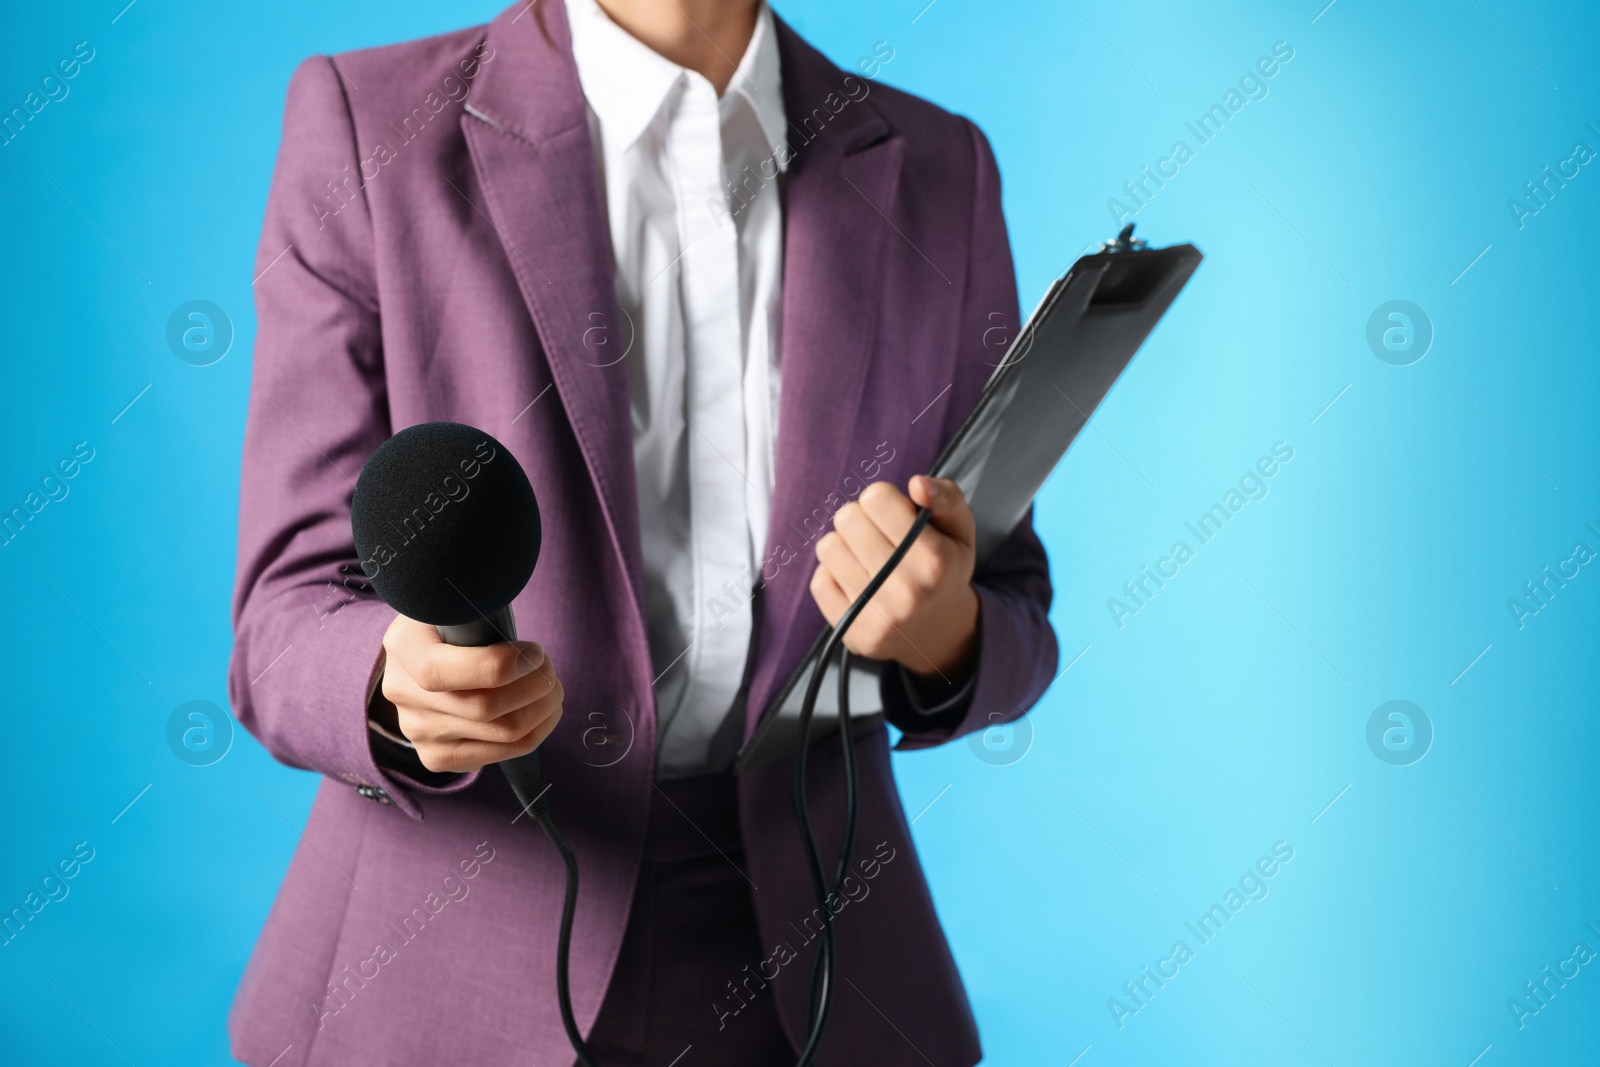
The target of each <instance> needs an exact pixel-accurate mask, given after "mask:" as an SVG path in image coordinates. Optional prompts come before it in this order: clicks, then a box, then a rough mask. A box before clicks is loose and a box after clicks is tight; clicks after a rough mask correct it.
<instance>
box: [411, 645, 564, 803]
mask: <svg viewBox="0 0 1600 1067" xmlns="http://www.w3.org/2000/svg"><path fill="white" fill-rule="evenodd" d="M383 650H384V654H385V661H384V668H383V696H384V698H385V699H386V700H388V701H389V703H391V704H392V705H394V708H395V716H396V725H398V727H399V729H400V732H401V733H402V734H404V735H405V737H406V739H407V740H409V741H410V742H411V743H412V744H413V745H415V746H416V747H417V757H418V758H419V759H420V760H421V761H422V765H423V766H424V767H426V768H428V769H429V770H430V771H453V772H466V771H475V770H477V769H478V768H479V767H483V766H486V765H488V764H490V763H499V762H500V761H501V760H506V759H510V758H512V757H513V756H522V755H526V754H527V753H529V752H532V751H533V750H534V749H536V748H538V747H539V746H540V745H541V744H543V743H544V739H545V738H546V737H549V736H550V732H551V731H552V730H554V729H555V728H556V724H557V723H559V722H560V721H561V704H562V700H563V698H564V697H565V692H564V691H563V690H562V688H561V680H560V679H559V678H557V677H556V671H555V665H554V664H552V663H551V662H550V658H549V657H548V656H546V655H545V651H544V649H543V648H541V647H540V646H539V645H538V644H537V643H535V642H533V641H502V642H500V643H499V644H494V645H483V646H480V647H476V648H473V647H464V646H459V645H449V644H446V643H445V642H444V641H443V639H441V638H440V637H439V631H438V630H437V629H435V628H434V627H432V626H430V625H428V624H427V623H423V622H418V621H416V620H415V619H408V618H406V617H405V616H404V615H401V616H398V617H397V618H396V619H395V620H394V622H393V623H391V624H390V626H389V629H388V631H387V632H385V633H384V635H383Z"/></svg>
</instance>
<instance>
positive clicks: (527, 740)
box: [417, 710, 561, 773]
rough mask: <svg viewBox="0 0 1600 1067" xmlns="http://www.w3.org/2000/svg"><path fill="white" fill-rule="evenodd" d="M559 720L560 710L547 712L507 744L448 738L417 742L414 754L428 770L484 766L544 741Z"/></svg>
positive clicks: (469, 768) (508, 757) (526, 752)
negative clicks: (430, 742)
mask: <svg viewBox="0 0 1600 1067" xmlns="http://www.w3.org/2000/svg"><path fill="white" fill-rule="evenodd" d="M560 722H561V712H560V711H559V710H558V711H557V712H556V714H554V715H551V716H550V717H548V718H547V719H545V720H544V721H542V722H541V723H539V725H537V726H535V727H534V728H533V729H532V730H531V731H529V732H528V734H527V736H525V737H522V738H520V739H518V740H517V741H515V742H512V743H511V744H495V743H492V742H488V741H450V742H444V743H441V744H430V745H426V746H424V745H418V746H417V756H418V758H419V759H421V760H422V765H423V766H424V767H426V768H428V770H430V771H449V772H458V773H459V772H462V771H473V770H477V769H478V768H479V767H486V766H488V765H489V764H491V763H499V762H501V761H502V760H508V759H513V758H515V757H517V756H525V755H527V754H528V753H529V752H532V751H533V750H534V749H536V748H538V747H539V746H540V745H542V744H544V742H545V740H546V739H547V738H549V736H550V734H551V733H552V732H553V731H554V730H555V728H556V726H558V725H559V724H560Z"/></svg>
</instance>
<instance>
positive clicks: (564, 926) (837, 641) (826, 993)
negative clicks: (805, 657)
mask: <svg viewBox="0 0 1600 1067" xmlns="http://www.w3.org/2000/svg"><path fill="white" fill-rule="evenodd" d="M929 518H930V513H929V511H928V509H927V508H921V509H919V510H918V511H917V517H916V519H915V520H914V521H913V522H912V523H911V529H910V530H908V531H907V532H906V536H905V538H904V539H903V540H901V542H900V544H899V545H898V546H897V547H896V548H895V550H894V552H893V553H892V554H891V555H890V556H889V558H888V560H886V561H885V562H884V564H883V566H882V567H880V568H879V569H878V573H877V574H875V575H873V577H872V580H871V581H870V582H868V583H867V585H866V588H865V589H863V590H862V591H861V593H860V594H859V595H858V596H857V597H856V599H855V601H854V602H853V603H852V604H851V605H850V607H849V608H847V609H845V613H844V614H843V615H841V616H839V621H838V622H837V623H835V624H834V627H833V629H832V630H831V631H830V632H829V633H828V637H827V639H826V640H825V641H824V642H823V645H822V651H821V653H820V654H819V655H818V656H817V662H816V665H815V666H813V667H812V668H811V677H810V678H809V679H808V680H807V683H806V691H805V697H804V699H803V700H802V701H801V703H800V722H799V728H800V748H799V749H798V750H797V751H796V752H795V756H794V803H795V818H796V820H797V821H798V822H799V824H800V836H801V839H802V841H803V842H804V844H805V850H806V862H807V866H808V867H809V868H810V871H811V882H812V886H813V887H814V888H815V890H816V893H817V903H818V905H819V906H820V907H821V909H822V913H823V915H824V916H825V919H826V921H825V922H824V923H823V925H822V943H821V944H820V945H819V946H818V948H817V954H816V955H815V956H813V957H812V958H811V977H810V981H809V982H808V988H807V995H806V1043H805V1047H804V1048H802V1049H801V1050H800V1056H799V1058H798V1059H796V1060H795V1067H810V1065H811V1063H812V1062H813V1061H814V1060H815V1059H816V1055H817V1048H818V1046H820V1045H821V1043H822V1033H823V1030H824V1028H825V1027H826V1026H827V1023H828V1009H829V1007H830V1006H831V1004H832V1002H833V990H834V984H833V967H834V942H833V913H832V912H831V910H830V909H829V908H828V898H829V897H830V896H837V895H838V894H839V892H840V891H841V889H842V888H843V885H844V878H845V876H846V875H847V874H848V873H849V868H850V850H851V849H852V848H853V847H854V845H855V836H856V822H857V817H858V815H859V811H858V804H859V800H860V780H859V775H858V771H857V768H856V756H855V738H854V737H853V736H852V735H851V732H850V664H851V659H852V657H851V654H850V650H849V649H847V648H843V647H842V645H843V642H844V634H845V631H847V630H849V629H850V626H851V624H852V623H854V622H855V621H856V617H857V616H859V615H860V614H861V612H862V611H863V610H864V609H865V608H866V606H867V602H868V601H870V600H871V599H872V598H873V596H875V595H876V594H877V592H878V590H879V589H881V588H882V587H883V583H884V582H886V581H888V580H889V575H891V574H893V573H894V569H895V568H896V567H898V566H899V565H900V561H901V560H903V559H905V556H906V553H907V552H909V551H911V545H912V544H913V543H914V542H915V541H916V539H917V536H918V535H919V534H921V533H922V531H923V528H924V527H926V526H927V525H928V520H929ZM835 651H838V652H840V653H841V655H840V657H839V742H840V746H841V749H842V751H843V762H844V796H845V829H844V838H843V840H842V842H841V845H842V847H841V848H840V850H839V853H840V854H839V862H838V864H837V865H836V867H835V868H834V873H833V879H832V882H831V885H832V889H830V888H829V885H830V882H829V880H828V878H827V877H826V874H825V872H824V870H823V866H822V855H821V852H820V850H819V849H818V847H817V835H816V830H815V828H814V827H813V826H812V825H811V812H810V809H809V807H808V805H807V803H806V752H807V749H808V747H809V742H810V739H811V720H812V719H813V717H814V716H815V714H816V708H817V695H818V693H819V692H820V691H821V689H822V680H823V676H824V675H825V674H826V672H827V666H828V662H829V661H830V660H832V659H833V656H834V653H835ZM506 780H507V781H508V782H510V783H511V789H512V792H514V793H515V794H516V796H517V801H518V803H520V804H521V805H522V810H523V811H524V812H525V813H526V814H528V815H529V816H531V817H532V818H533V820H534V821H535V822H537V823H538V824H539V827H540V829H542V830H543V831H544V833H545V836H546V837H548V838H549V839H550V843H551V844H552V845H554V846H555V849H556V852H557V853H558V854H559V855H560V856H561V863H562V866H563V867H564V868H565V871H566V892H565V894H564V895H563V897H562V901H561V927H560V932H559V933H558V934H557V937H556V999H557V1001H558V1003H559V1005H560V1008H561V1025H562V1026H563V1027H564V1028H565V1029H566V1031H567V1041H568V1042H570V1043H571V1045H572V1050H573V1052H575V1053H576V1054H577V1056H578V1063H579V1065H580V1067H599V1065H598V1061H596V1060H595V1058H594V1053H592V1052H591V1051H590V1050H589V1046H588V1045H587V1044H586V1043H585V1042H584V1040H583V1032H582V1031H581V1030H580V1029H579V1028H578V1020H577V1016H576V1015H575V1014H574V1013H573V1010H572V980H571V974H570V973H569V972H570V967H571V959H572V924H573V915H574V913H575V912H576V910H577V906H578V859H577V856H576V855H574V854H573V851H572V846H570V845H568V844H567V841H566V838H564V837H563V836H562V835H561V831H560V829H559V828H558V827H557V826H556V824H555V820H554V819H553V818H552V817H551V814H550V802H549V801H548V800H546V799H545V794H544V792H542V791H541V792H540V793H538V794H537V795H534V796H528V795H527V793H528V788H527V784H526V783H525V782H523V781H520V780H519V779H518V778H517V777H514V776H513V775H512V774H511V773H510V771H509V769H507V775H506Z"/></svg>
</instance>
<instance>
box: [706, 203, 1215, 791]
mask: <svg viewBox="0 0 1600 1067" xmlns="http://www.w3.org/2000/svg"><path fill="white" fill-rule="evenodd" d="M1203 258H1204V257H1203V256H1202V255H1201V253H1200V250H1199V249H1197V248H1195V247H1194V246H1193V245H1190V244H1182V245H1173V246H1171V247H1169V248H1160V249H1152V248H1147V247H1146V246H1145V244H1144V242H1143V241H1136V240H1134V239H1133V227H1132V226H1131V225H1130V226H1128V227H1126V228H1125V229H1124V230H1123V231H1122V233H1121V234H1120V235H1119V236H1118V237H1117V239H1116V240H1115V241H1111V242H1107V243H1106V244H1104V245H1102V246H1101V248H1100V251H1098V252H1095V253H1092V254H1090V255H1086V256H1083V257H1081V258H1080V259H1079V260H1078V261H1077V262H1076V263H1074V264H1073V265H1072V266H1071V267H1070V268H1069V269H1068V270H1067V272H1066V274H1064V275H1063V276H1062V277H1060V278H1058V279H1057V280H1056V281H1055V282H1054V283H1052V284H1051V286H1050V288H1049V290H1048V291H1046V293H1045V294H1044V297H1043V299H1041V300H1040V301H1039V306H1038V307H1037V308H1035V309H1034V312H1033V314H1032V315H1030V316H1029V317H1028V321H1027V323H1026V325H1024V326H1023V328H1022V330H1021V331H1020V332H1019V333H1018V334H1017V337H1016V339H1015V340H1013V341H1012V343H1011V345H1010V347H1009V348H1007V349H1006V354H1005V356H1004V357H1003V358H1002V359H1001V360H1000V362H999V364H998V365H997V366H996V367H995V371H994V374H993V375H991V376H990V378H989V381H988V383H987V384H986V385H985V386H984V388H983V392H982V393H981V394H979V397H978V401H977V403H976V404H974V405H973V408H972V411H971V413H969V414H968V415H967V418H966V420H965V421H964V422H963V423H962V424H961V428H960V429H959V430H957V431H956V433H955V436H954V437H952V438H951V439H950V441H949V443H948V444H946V445H945V448H944V451H942V452H941V453H940V454H939V458H938V459H937V460H936V461H934V464H933V467H932V468H931V469H930V470H929V472H928V473H929V474H932V475H934V476H936V477H940V478H950V479H952V480H953V481H955V482H956V484H957V485H959V486H961V490H962V492H964V493H965V494H966V497H967V502H968V503H969V504H971V505H972V511H973V514H974V516H975V517H976V519H977V526H978V541H977V556H978V566H979V567H980V568H981V567H982V566H983V563H984V561H985V560H986V559H988V558H989V556H990V555H992V554H993V553H994V551H995V549H996V548H998V547H999V546H1000V545H1001V543H1002V542H1004V541H1005V539H1006V538H1007V537H1009V536H1010V535H1011V531H1012V530H1014V529H1015V528H1016V525H1017V523H1018V522H1019V521H1021V519H1022V517H1023V515H1025V514H1026V513H1027V510H1028V507H1029V506H1030V505H1031V504H1032V503H1033V498H1034V496H1035V495H1037V494H1038V492H1039V490H1040V488H1041V487H1043V485H1044V483H1045V480H1046V479H1047V478H1049V476H1050V473H1051V471H1053V470H1055V467H1056V465H1057V464H1058V463H1059V462H1060V461H1061V458H1062V457H1063V456H1065V455H1066V453H1067V449H1068V448H1070V447H1071V445H1072V442H1073V441H1074V440H1075V439H1076V438H1077V436H1078V434H1079V432H1080V431H1081V430H1082V429H1083V427H1084V426H1085V425H1087V424H1088V421H1089V418H1090V417H1091V416H1092V415H1093V414H1094V412H1095V409H1096V408H1098V407H1099V406H1100V402H1101V401H1102V400H1104V399H1105V398H1106V394H1108V393H1109V392H1110V391H1111V387H1112V386H1113V385H1114V384H1116V381H1117V379H1118V378H1119V377H1121V375H1122V372H1123V371H1124V370H1125V369H1126V368H1127V366H1128V364H1129V363H1130V362H1132V360H1133V357H1134V355H1135V353H1137V352H1138V351H1139V348H1140V347H1141V346H1142V345H1143V344H1144V342H1145V338H1147V337H1149V336H1150V332H1151V331H1152V330H1153V329H1155V326H1156V323H1157V322H1159V321H1160V320H1161V317H1162V316H1163V315H1165V314H1166V312H1167V309H1168V308H1170V307H1171V306H1172V303H1173V301H1174V300H1176V299H1177V296H1178V293H1179V292H1180V291H1181V290H1182V289H1183V287H1184V285H1186V284H1187V283H1188V281H1189V278H1190V277H1191V276H1192V275H1193V274H1194V272H1195V269H1196V268H1197V267H1199V265H1200V261H1201V259H1203ZM826 637H827V630H823V631H822V633H820V634H818V635H817V639H816V641H814V642H812V645H811V648H810V649H809V650H808V651H807V652H806V655H805V657H804V658H803V659H802V660H801V662H800V666H799V668H798V669H797V670H796V671H795V672H794V673H793V674H792V675H791V676H790V677H789V680H788V681H787V682H786V683H785V684H784V686H783V688H782V689H781V690H780V691H779V693H778V695H777V696H776V697H775V698H774V699H773V702H772V704H771V705H769V706H768V707H767V708H766V709H765V711H764V712H763V714H762V718H761V721H760V722H759V723H758V724H757V726H756V729H755V732H754V733H753V734H751V736H750V739H749V740H748V741H747V742H745V744H744V746H743V747H742V748H741V749H740V750H739V753H738V755H737V756H736V757H735V759H734V765H733V770H734V773H735V774H743V773H745V772H746V771H750V770H754V769H756V768H757V767H762V766H765V765H766V764H768V763H771V762H772V761H774V760H777V759H781V758H783V757H784V756H787V755H792V754H793V753H794V752H795V750H796V749H797V748H799V745H800V732H799V728H798V726H799V709H800V700H801V696H802V694H803V693H804V691H805V685H804V682H805V680H806V678H807V677H808V676H809V675H810V673H811V670H812V668H813V667H814V666H815V663H816V657H817V655H818V654H819V653H820V652H821V650H822V644H823V642H824V640H825V639H826ZM881 666H883V665H882V664H877V663H873V662H871V661H862V662H861V663H860V664H859V665H858V666H857V667H856V668H855V669H853V670H852V672H851V677H850V707H851V711H852V714H851V716H850V718H851V726H852V730H853V732H858V733H860V732H865V731H867V730H870V729H873V728H874V727H876V725H877V724H878V723H879V722H880V721H881V720H882V718H883V712H882V708H881V700H880V698H879V694H878V669H879V668H880V667H881ZM837 673H838V667H837V665H835V664H829V666H828V668H827V677H826V678H825V679H824V681H823V685H822V689H821V696H820V698H819V700H818V702H817V707H816V710H815V715H814V717H813V719H812V721H811V737H810V740H811V743H812V744H815V743H816V742H817V741H820V740H822V739H824V738H826V737H830V736H832V735H833V734H834V733H836V732H837V731H838V729H839V709H838V706H837V698H836V696H835V694H836V693H837ZM858 708H859V709H861V710H860V711H857V710H856V709H858ZM874 708H875V709H877V710H870V709H874Z"/></svg>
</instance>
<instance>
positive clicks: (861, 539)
mask: <svg viewBox="0 0 1600 1067" xmlns="http://www.w3.org/2000/svg"><path fill="white" fill-rule="evenodd" d="M876 484H879V485H883V486H884V487H885V488H887V489H888V490H889V491H890V492H892V493H894V494H895V495H896V496H899V495H900V494H899V491H898V490H896V489H895V488H894V487H893V486H891V485H889V484H888V483H887V482H879V483H876ZM869 495H876V494H873V493H872V490H871V489H868V490H867V492H865V493H863V494H862V502H861V503H859V504H847V505H845V506H844V507H843V508H840V509H839V513H838V514H837V515H835V516H834V517H833V528H834V529H835V530H837V531H839V535H840V536H841V537H843V538H844V541H845V544H847V545H849V546H850V554H851V555H853V556H855V558H856V562H858V563H860V564H861V568H862V570H864V571H866V572H867V574H868V575H869V576H870V575H873V574H877V573H878V568H879V567H882V566H883V565H884V563H885V562H887V561H888V559H889V557H890V556H891V555H893V554H894V542H892V541H890V540H889V539H888V538H887V537H885V536H884V535H883V530H881V529H880V528H879V523H878V521H877V520H876V519H874V518H873V517H872V515H870V514H869V513H868V511H867V507H866V497H867V496H869ZM902 499H903V498H902ZM891 506H892V505H891ZM906 506H907V507H910V506H911V501H909V500H907V501H906Z"/></svg>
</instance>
